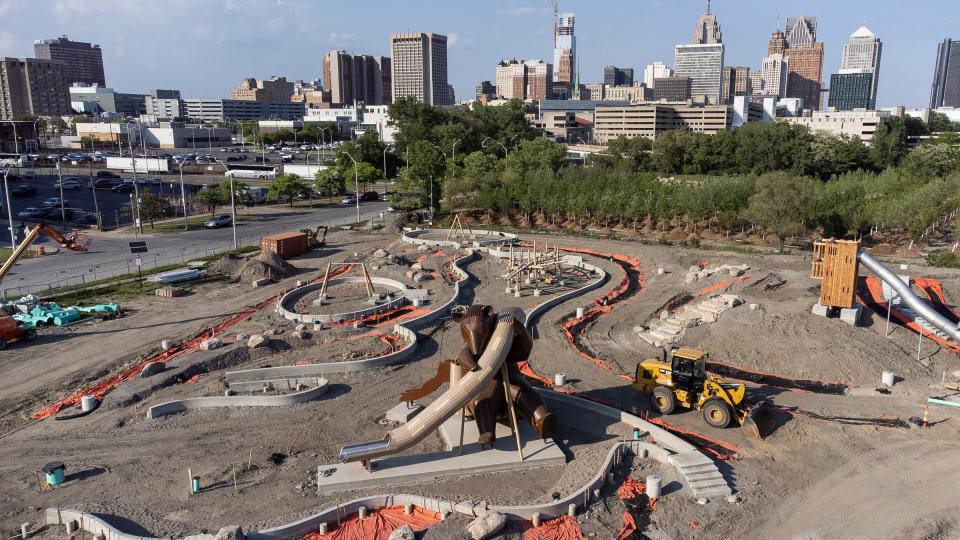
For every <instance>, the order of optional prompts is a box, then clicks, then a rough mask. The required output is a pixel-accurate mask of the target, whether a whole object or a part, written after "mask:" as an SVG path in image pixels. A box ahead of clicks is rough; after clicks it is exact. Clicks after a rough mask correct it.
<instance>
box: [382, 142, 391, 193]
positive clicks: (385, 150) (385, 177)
mask: <svg viewBox="0 0 960 540" xmlns="http://www.w3.org/2000/svg"><path fill="white" fill-rule="evenodd" d="M387 150H390V147H389V146H386V145H384V147H383V195H384V197H386V195H387Z"/></svg>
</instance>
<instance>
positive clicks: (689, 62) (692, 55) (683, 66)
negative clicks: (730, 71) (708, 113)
mask: <svg viewBox="0 0 960 540" xmlns="http://www.w3.org/2000/svg"><path fill="white" fill-rule="evenodd" d="M709 9H710V5H709V4H707V13H706V14H704V15H703V16H702V17H700V20H699V21H697V28H696V30H695V31H694V36H693V37H694V39H693V43H692V44H690V45H677V48H676V52H675V56H674V63H673V64H674V74H675V75H676V76H677V77H689V78H690V97H692V98H693V99H694V100H695V101H702V102H704V103H719V102H720V96H721V94H722V93H723V92H722V90H721V86H723V43H722V42H721V35H720V23H718V22H717V18H716V17H715V16H714V15H712V14H711V13H710V11H709Z"/></svg>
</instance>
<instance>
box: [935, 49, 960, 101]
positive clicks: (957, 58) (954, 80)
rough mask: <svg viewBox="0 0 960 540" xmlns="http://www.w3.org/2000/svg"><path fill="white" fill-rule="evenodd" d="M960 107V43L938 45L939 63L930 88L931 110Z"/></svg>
mask: <svg viewBox="0 0 960 540" xmlns="http://www.w3.org/2000/svg"><path fill="white" fill-rule="evenodd" d="M937 107H960V41H954V40H952V39H950V38H947V39H945V40H943V41H942V42H941V43H940V44H939V45H937V63H936V67H935V68H934V70H933V84H932V85H931V86H930V108H931V109H936V108H937Z"/></svg>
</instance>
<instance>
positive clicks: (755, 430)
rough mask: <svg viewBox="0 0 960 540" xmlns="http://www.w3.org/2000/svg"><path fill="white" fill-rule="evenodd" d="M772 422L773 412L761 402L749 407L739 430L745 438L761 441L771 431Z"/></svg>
mask: <svg viewBox="0 0 960 540" xmlns="http://www.w3.org/2000/svg"><path fill="white" fill-rule="evenodd" d="M774 421H775V420H774V418H773V410H771V409H770V407H768V406H767V404H766V402H761V403H757V404H756V405H754V406H753V407H750V410H749V411H747V414H746V416H745V417H744V419H743V425H742V426H741V427H740V429H741V430H742V431H743V434H744V435H746V436H747V438H749V439H754V440H757V441H762V440H763V439H764V437H766V436H767V435H769V434H770V432H771V431H772V430H773V424H774Z"/></svg>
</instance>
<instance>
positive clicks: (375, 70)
mask: <svg viewBox="0 0 960 540" xmlns="http://www.w3.org/2000/svg"><path fill="white" fill-rule="evenodd" d="M323 91H324V92H326V93H329V96H330V102H331V103H332V105H331V106H332V107H333V108H336V107H341V106H343V105H353V104H357V103H363V104H367V105H389V104H390V103H392V102H393V99H392V98H391V94H392V91H393V89H392V84H391V64H390V58H388V57H386V56H371V55H367V54H350V53H347V52H345V51H337V50H335V51H330V52H329V53H327V54H326V55H324V57H323Z"/></svg>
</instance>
